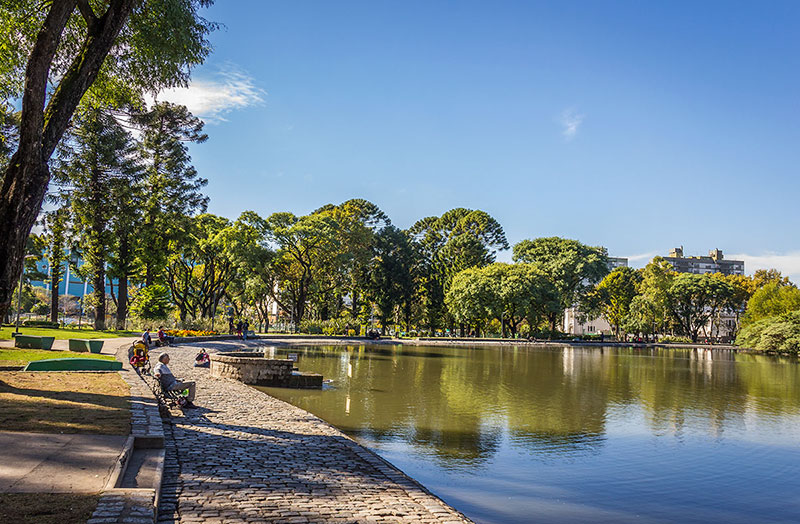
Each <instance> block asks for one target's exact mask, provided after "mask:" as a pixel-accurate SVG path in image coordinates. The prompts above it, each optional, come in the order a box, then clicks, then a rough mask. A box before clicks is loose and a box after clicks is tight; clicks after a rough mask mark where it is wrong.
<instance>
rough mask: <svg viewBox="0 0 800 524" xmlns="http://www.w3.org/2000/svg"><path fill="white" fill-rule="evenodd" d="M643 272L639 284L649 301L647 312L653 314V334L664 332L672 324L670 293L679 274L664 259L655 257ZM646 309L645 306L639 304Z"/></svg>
mask: <svg viewBox="0 0 800 524" xmlns="http://www.w3.org/2000/svg"><path fill="white" fill-rule="evenodd" d="M640 271H641V275H642V281H641V283H640V284H639V294H640V295H642V296H644V297H645V298H646V299H647V302H648V304H647V306H646V308H647V312H648V313H652V315H653V321H654V322H655V325H654V326H653V327H652V330H653V332H664V330H665V329H666V327H667V325H668V324H669V322H670V318H671V316H670V311H669V307H668V302H667V299H668V295H667V294H668V292H669V288H670V286H671V285H672V280H673V279H674V278H675V276H676V275H677V274H678V273H677V272H675V270H674V269H673V267H672V264H670V263H669V262H667V261H666V260H664V259H663V258H662V257H654V258H653V260H651V261H650V262H649V263H648V264H647V265H646V266H645V267H644V268H643V269H642V270H640ZM639 306H640V307H645V305H644V304H639Z"/></svg>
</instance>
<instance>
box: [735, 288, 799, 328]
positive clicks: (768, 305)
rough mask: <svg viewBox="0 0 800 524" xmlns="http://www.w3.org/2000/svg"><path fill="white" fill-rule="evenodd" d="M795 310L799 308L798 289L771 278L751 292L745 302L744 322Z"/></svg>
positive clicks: (749, 322) (751, 321)
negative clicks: (751, 294) (750, 295)
mask: <svg viewBox="0 0 800 524" xmlns="http://www.w3.org/2000/svg"><path fill="white" fill-rule="evenodd" d="M797 310H800V289H797V288H796V287H795V286H793V285H786V284H783V283H782V282H780V281H778V280H773V281H772V282H769V283H768V284H766V285H764V286H763V287H762V288H760V289H759V290H758V291H756V292H755V293H753V296H752V297H751V298H750V300H749V301H748V302H747V312H746V313H745V324H752V323H754V322H757V321H759V320H762V319H765V318H770V317H777V316H780V315H784V314H786V313H790V312H792V311H797Z"/></svg>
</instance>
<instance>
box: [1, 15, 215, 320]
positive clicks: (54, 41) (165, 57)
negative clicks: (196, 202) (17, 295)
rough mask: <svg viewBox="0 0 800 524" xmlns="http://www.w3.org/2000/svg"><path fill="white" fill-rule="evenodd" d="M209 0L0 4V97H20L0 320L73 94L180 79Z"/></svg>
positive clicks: (5, 207)
mask: <svg viewBox="0 0 800 524" xmlns="http://www.w3.org/2000/svg"><path fill="white" fill-rule="evenodd" d="M210 4H211V0H108V1H107V2H100V3H98V2H88V1H86V0H59V1H53V2H40V1H38V0H18V1H14V2H4V3H3V4H2V6H0V49H3V58H2V60H0V96H2V97H3V100H4V102H5V101H7V100H9V99H19V98H21V99H22V111H21V113H20V118H19V141H18V146H17V149H16V152H15V153H14V154H13V156H12V157H11V160H10V161H9V162H8V165H7V166H6V168H5V172H4V174H3V177H2V183H1V184H0V317H2V316H4V315H3V314H4V313H5V311H6V310H7V309H8V307H9V305H10V303H11V297H12V295H13V288H14V284H15V282H16V280H17V276H18V275H19V272H20V271H21V269H22V260H23V256H24V250H25V242H26V240H27V238H28V235H29V233H30V231H31V228H32V227H33V224H34V222H35V220H36V217H37V215H38V213H39V210H40V208H41V206H42V202H43V200H44V196H45V193H46V191H47V185H48V182H49V181H50V170H49V167H48V161H49V159H50V156H51V155H52V154H53V151H54V150H55V148H56V146H57V144H58V142H59V141H60V140H61V137H62V135H63V134H64V132H65V131H66V129H67V127H68V126H69V124H70V120H71V119H72V115H73V113H74V111H75V109H76V108H77V106H78V103H79V102H80V100H81V98H82V97H83V96H84V94H85V93H86V92H87V90H88V89H90V87H92V86H94V88H95V89H97V90H98V91H102V92H103V93H105V95H106V96H107V97H109V98H124V97H127V98H129V99H134V98H138V96H139V95H140V94H141V93H142V92H143V91H144V90H149V91H158V90H159V89H161V88H164V87H172V86H175V85H185V84H186V82H187V79H188V74H189V69H190V68H191V67H192V66H194V65H196V64H198V63H201V62H202V61H203V60H204V58H205V56H206V55H207V54H208V53H209V50H210V48H209V45H208V42H207V41H206V36H207V34H208V33H209V32H210V31H211V30H213V29H214V24H211V23H209V22H207V21H206V20H204V19H203V18H202V17H201V16H199V14H198V9H199V8H201V7H204V6H208V5H210Z"/></svg>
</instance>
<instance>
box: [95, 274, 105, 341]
mask: <svg viewBox="0 0 800 524" xmlns="http://www.w3.org/2000/svg"><path fill="white" fill-rule="evenodd" d="M92 287H94V301H95V305H94V328H95V329H96V330H98V331H102V330H104V329H105V328H106V268H105V266H104V265H103V264H100V265H99V266H98V267H97V268H95V271H94V276H93V278H92Z"/></svg>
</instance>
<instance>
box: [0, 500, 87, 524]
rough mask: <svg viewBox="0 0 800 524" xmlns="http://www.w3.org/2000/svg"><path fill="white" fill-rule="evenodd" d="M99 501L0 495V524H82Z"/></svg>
mask: <svg viewBox="0 0 800 524" xmlns="http://www.w3.org/2000/svg"><path fill="white" fill-rule="evenodd" d="M99 499H100V496H99V495H96V494H82V493H81V494H75V493H0V522H7V523H9V524H10V523H14V524H79V523H80V524H83V523H85V522H86V521H87V520H88V519H89V517H91V516H92V512H93V511H94V508H95V507H96V506H97V501H98V500H99Z"/></svg>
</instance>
